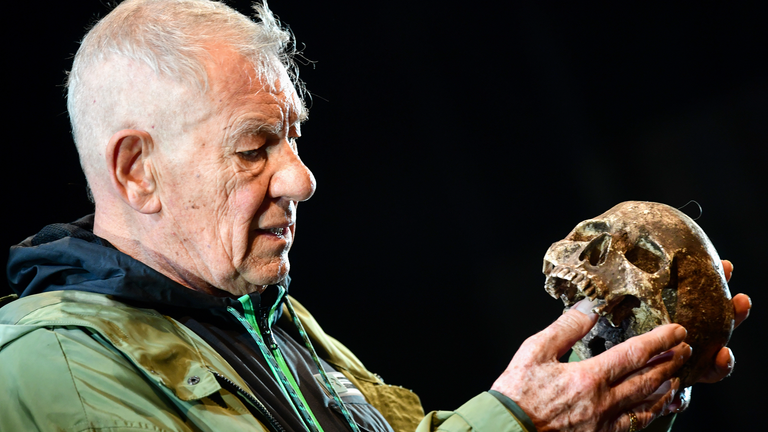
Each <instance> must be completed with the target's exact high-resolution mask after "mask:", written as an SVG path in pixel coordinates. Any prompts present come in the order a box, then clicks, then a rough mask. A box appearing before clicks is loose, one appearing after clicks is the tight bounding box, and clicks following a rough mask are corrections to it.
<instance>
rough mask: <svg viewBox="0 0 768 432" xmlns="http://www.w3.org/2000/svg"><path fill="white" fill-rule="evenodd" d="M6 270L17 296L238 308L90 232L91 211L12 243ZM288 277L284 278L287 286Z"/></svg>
mask: <svg viewBox="0 0 768 432" xmlns="http://www.w3.org/2000/svg"><path fill="white" fill-rule="evenodd" d="M7 271H8V282H9V284H10V286H11V289H12V290H13V291H14V292H15V293H16V294H18V295H19V297H25V296H29V295H33V294H38V293H42V292H48V291H60V290H78V291H87V292H94V293H100V294H106V295H109V296H112V297H113V298H115V299H116V300H119V301H123V302H127V303H131V304H134V305H136V306H141V307H151V308H158V307H160V308H162V306H166V307H171V308H194V309H199V308H204V309H212V308H215V309H218V308H224V309H226V307H227V306H233V307H236V308H238V309H240V303H239V302H238V301H237V299H235V298H231V297H216V296H213V295H209V294H206V293H202V292H199V291H194V290H192V289H189V288H187V287H185V286H183V285H181V284H178V283H176V282H174V281H173V280H171V279H169V278H168V277H166V276H165V275H163V274H162V273H159V272H158V271H156V270H154V269H152V268H150V267H149V266H147V265H145V264H143V263H142V262H140V261H137V260H135V259H133V258H132V257H130V256H128V255H126V254H124V253H122V252H120V251H119V250H118V249H117V248H115V247H114V246H112V244H110V243H109V242H108V241H107V240H105V239H103V238H101V237H99V236H97V235H95V234H94V233H93V215H88V216H85V217H83V218H81V219H78V220H77V221H75V222H72V223H69V224H52V225H48V226H46V227H45V228H43V229H42V230H41V231H40V232H39V233H37V234H36V235H34V236H32V237H29V238H27V239H26V240H24V241H23V242H21V243H20V244H18V245H16V246H12V247H11V251H10V254H9V258H8V268H7ZM288 283H289V279H288V278H286V280H285V281H284V282H283V284H284V286H285V287H286V288H287V286H288ZM251 301H252V302H253V303H254V304H255V305H258V304H260V303H261V302H260V295H259V294H258V293H254V294H251Z"/></svg>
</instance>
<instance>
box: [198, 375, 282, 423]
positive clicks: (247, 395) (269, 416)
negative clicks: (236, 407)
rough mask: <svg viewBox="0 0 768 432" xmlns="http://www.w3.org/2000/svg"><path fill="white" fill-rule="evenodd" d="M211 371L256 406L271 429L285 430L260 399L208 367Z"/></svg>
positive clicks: (221, 381)
mask: <svg viewBox="0 0 768 432" xmlns="http://www.w3.org/2000/svg"><path fill="white" fill-rule="evenodd" d="M208 370H209V371H211V373H212V374H213V375H214V376H215V377H216V380H217V381H219V383H223V384H226V385H227V386H229V387H230V391H231V389H234V390H235V393H236V394H237V395H238V396H240V397H242V398H244V399H245V400H246V401H247V402H249V403H250V404H251V405H252V406H253V407H254V408H256V411H258V412H259V414H261V415H262V417H263V418H265V419H266V420H267V423H268V424H269V426H271V427H272V430H273V431H275V432H285V429H284V428H283V426H282V425H281V424H280V423H278V422H277V420H276V419H275V417H274V416H273V415H272V414H271V413H270V412H269V410H267V407H265V406H264V404H263V403H261V401H260V400H258V399H256V397H254V396H253V395H251V394H250V393H249V392H247V391H245V390H244V389H243V388H242V387H240V386H239V385H237V384H235V383H234V382H233V381H232V380H230V379H229V378H227V377H225V376H224V375H221V374H220V373H218V372H216V371H215V370H213V369H208Z"/></svg>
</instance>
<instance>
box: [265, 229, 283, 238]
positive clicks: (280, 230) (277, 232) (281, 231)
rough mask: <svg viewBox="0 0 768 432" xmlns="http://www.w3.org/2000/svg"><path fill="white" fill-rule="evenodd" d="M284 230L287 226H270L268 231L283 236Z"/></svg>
mask: <svg viewBox="0 0 768 432" xmlns="http://www.w3.org/2000/svg"><path fill="white" fill-rule="evenodd" d="M283 230H285V228H269V229H268V230H267V231H269V232H271V233H272V234H274V235H277V236H282V235H283Z"/></svg>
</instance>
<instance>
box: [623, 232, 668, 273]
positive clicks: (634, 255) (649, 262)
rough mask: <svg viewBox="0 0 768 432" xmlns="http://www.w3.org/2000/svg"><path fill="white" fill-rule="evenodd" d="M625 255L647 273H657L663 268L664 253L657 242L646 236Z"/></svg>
mask: <svg viewBox="0 0 768 432" xmlns="http://www.w3.org/2000/svg"><path fill="white" fill-rule="evenodd" d="M624 256H625V257H626V258H627V261H629V262H630V263H632V264H634V265H635V267H637V268H639V269H640V270H642V271H644V272H646V273H656V272H657V271H659V269H661V265H662V261H663V257H664V253H663V252H662V251H661V248H660V247H659V245H657V244H656V243H654V242H652V241H650V240H648V239H646V238H640V240H638V241H637V243H635V245H634V246H633V247H631V248H630V249H629V250H628V251H627V252H626V253H625V254H624Z"/></svg>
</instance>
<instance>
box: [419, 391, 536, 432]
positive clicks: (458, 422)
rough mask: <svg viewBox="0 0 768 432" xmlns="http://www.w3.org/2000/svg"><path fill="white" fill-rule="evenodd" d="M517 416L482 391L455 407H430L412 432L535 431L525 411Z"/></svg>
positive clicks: (489, 394)
mask: <svg viewBox="0 0 768 432" xmlns="http://www.w3.org/2000/svg"><path fill="white" fill-rule="evenodd" d="M518 414H521V416H520V417H524V418H520V417H518V416H516V415H515V414H513V412H512V411H511V410H510V409H508V408H507V407H506V406H505V404H504V403H502V402H501V400H500V399H499V398H497V397H495V396H494V395H492V394H491V393H489V392H483V393H480V394H479V395H477V396H475V397H474V398H472V399H470V400H469V402H467V403H465V404H464V405H462V406H460V407H459V408H458V409H457V410H456V411H432V412H430V413H429V414H427V416H426V417H424V420H422V421H421V423H420V424H419V427H418V428H417V429H416V432H432V431H436V432H437V431H444V432H469V431H473V432H536V430H535V429H532V426H531V425H526V422H527V423H529V424H530V420H528V418H527V416H525V413H523V412H522V411H520V412H519V413H518Z"/></svg>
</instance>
